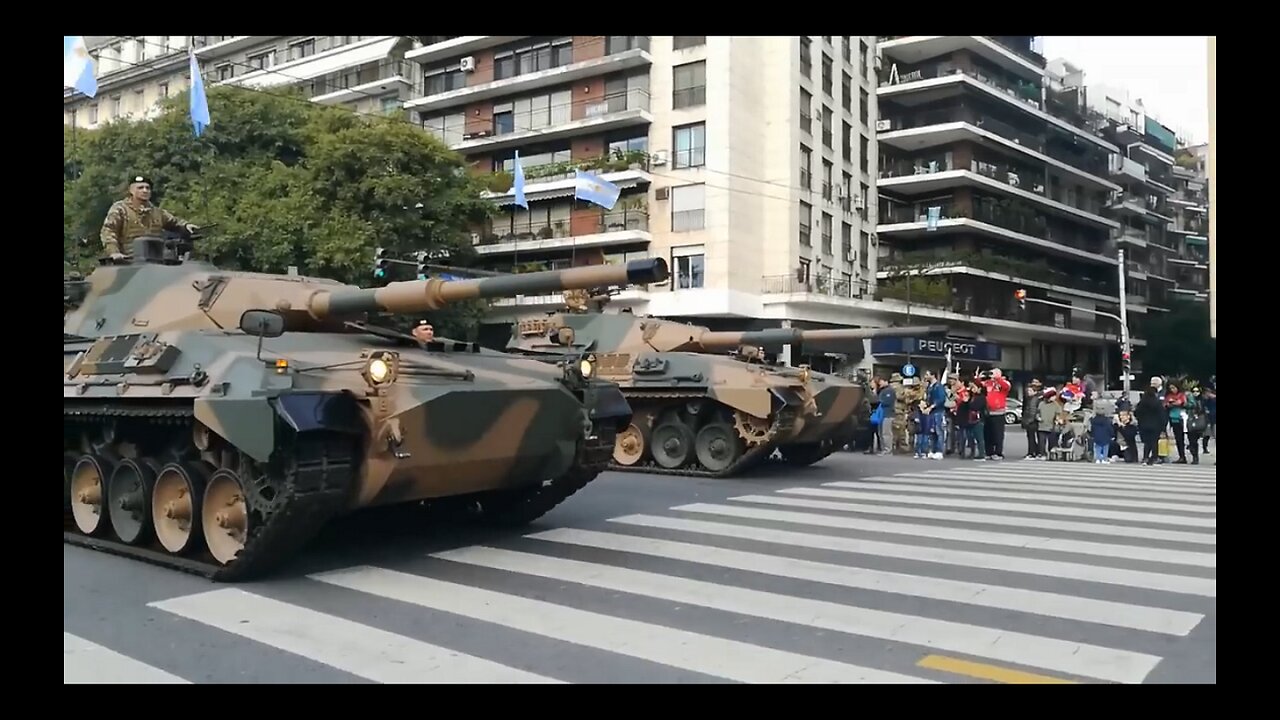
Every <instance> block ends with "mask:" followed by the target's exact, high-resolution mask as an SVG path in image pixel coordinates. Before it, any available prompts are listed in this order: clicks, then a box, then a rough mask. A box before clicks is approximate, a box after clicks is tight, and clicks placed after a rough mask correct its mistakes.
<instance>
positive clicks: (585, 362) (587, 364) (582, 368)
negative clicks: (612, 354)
mask: <svg viewBox="0 0 1280 720" xmlns="http://www.w3.org/2000/svg"><path fill="white" fill-rule="evenodd" d="M595 371H596V364H595V363H594V362H593V361H592V359H591V358H582V360H579V361H578V372H580V373H582V377H583V378H585V379H587V380H590V379H591V376H592V374H593V373H595Z"/></svg>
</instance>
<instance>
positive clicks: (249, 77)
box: [62, 35, 415, 128]
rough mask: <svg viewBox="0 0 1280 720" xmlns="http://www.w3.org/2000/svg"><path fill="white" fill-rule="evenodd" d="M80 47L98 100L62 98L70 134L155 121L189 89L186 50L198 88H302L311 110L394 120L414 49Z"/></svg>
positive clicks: (347, 41) (312, 40) (345, 44)
mask: <svg viewBox="0 0 1280 720" xmlns="http://www.w3.org/2000/svg"><path fill="white" fill-rule="evenodd" d="M85 42H86V45H88V47H89V52H90V55H92V56H93V57H94V59H95V60H96V61H97V63H98V94H97V97H95V98H87V97H85V96H84V95H81V94H79V93H76V92H75V91H73V90H71V89H69V88H68V89H65V90H64V91H63V101H62V102H63V116H64V117H63V122H64V123H65V124H68V125H72V124H74V125H75V126H76V127H84V128H94V127H97V126H98V125H100V124H101V123H106V122H111V121H114V120H124V119H148V118H152V117H155V115H156V114H157V113H158V112H159V103H160V102H162V101H163V100H164V99H165V98H167V97H168V96H169V95H170V94H175V93H180V92H182V91H184V90H186V89H187V88H188V87H190V85H191V74H190V67H189V63H188V60H187V57H188V55H187V52H188V46H189V45H190V46H191V47H194V48H195V56H196V58H197V60H198V61H199V63H200V72H201V73H202V76H203V77H204V81H205V87H212V86H214V85H218V84H229V85H239V86H242V87H247V88H271V87H281V86H292V87H301V88H302V89H303V91H304V93H305V95H306V96H307V97H308V98H310V99H311V100H312V101H313V102H317V103H324V104H332V105H342V106H344V107H347V108H349V109H351V110H354V111H356V112H360V113H367V114H375V113H387V114H393V113H402V112H403V109H402V107H403V103H404V100H405V99H407V98H408V95H409V92H410V89H411V87H412V83H413V78H412V76H411V75H410V74H409V72H410V71H411V70H412V69H413V68H414V66H413V64H411V63H406V62H405V60H404V54H405V52H406V51H407V50H409V49H411V48H412V47H413V46H414V44H415V43H414V41H413V40H412V39H410V38H405V37H400V36H395V35H377V36H371V35H322V36H283V35H280V36H275V35H196V36H184V35H166V36H159V35H156V36H152V35H147V36H112V37H90V38H86V39H85ZM215 122H216V119H215Z"/></svg>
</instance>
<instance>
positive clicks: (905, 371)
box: [902, 363, 916, 377]
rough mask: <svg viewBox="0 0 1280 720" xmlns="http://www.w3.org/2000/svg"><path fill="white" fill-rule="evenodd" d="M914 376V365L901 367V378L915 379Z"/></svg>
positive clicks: (908, 364)
mask: <svg viewBox="0 0 1280 720" xmlns="http://www.w3.org/2000/svg"><path fill="white" fill-rule="evenodd" d="M915 376H916V366H915V365H912V364H911V363H907V364H906V365H903V366H902V377H915Z"/></svg>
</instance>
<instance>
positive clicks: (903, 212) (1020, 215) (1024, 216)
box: [876, 198, 1116, 267]
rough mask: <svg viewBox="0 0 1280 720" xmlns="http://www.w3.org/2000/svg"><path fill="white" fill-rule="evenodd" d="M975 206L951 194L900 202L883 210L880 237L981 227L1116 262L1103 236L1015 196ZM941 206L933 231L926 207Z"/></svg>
mask: <svg viewBox="0 0 1280 720" xmlns="http://www.w3.org/2000/svg"><path fill="white" fill-rule="evenodd" d="M979 200H981V202H980V203H978V204H977V205H976V206H974V205H973V204H972V203H966V204H965V205H964V206H961V205H958V204H956V203H955V202H954V200H952V199H951V198H942V199H938V200H936V201H935V200H929V201H927V202H921V203H919V204H918V205H917V206H916V207H902V206H896V207H892V208H890V209H889V210H888V211H887V212H886V211H884V210H882V211H881V213H880V217H881V221H880V222H881V224H880V225H878V226H877V227H876V232H877V233H879V234H880V235H881V236H885V235H887V234H889V233H893V235H894V237H901V238H904V239H917V240H918V239H922V238H924V237H926V236H938V237H945V236H947V235H963V234H970V233H973V232H975V231H976V232H981V233H983V234H986V235H987V236H989V237H994V238H999V239H1001V240H1004V241H1006V242H1016V243H1018V244H1021V245H1023V246H1026V247H1034V248H1037V249H1040V250H1044V251H1047V252H1051V253H1054V254H1056V255H1059V256H1062V257H1068V258H1072V259H1075V260H1081V261H1084V262H1088V263H1091V264H1101V265H1111V266H1113V267H1114V266H1115V264H1116V260H1115V258H1112V257H1109V256H1108V255H1106V254H1103V252H1102V249H1103V248H1104V247H1105V244H1104V243H1103V242H1100V238H1099V236H1098V235H1097V234H1096V233H1095V234H1089V233H1086V232H1083V231H1081V230H1080V229H1078V228H1075V227H1064V226H1063V225H1062V224H1061V223H1058V222H1056V221H1054V222H1051V221H1050V219H1049V218H1048V217H1047V216H1045V215H1044V214H1043V213H1041V212H1038V211H1037V210H1036V209H1034V208H1033V207H1031V206H1029V205H1027V204H1025V203H1020V202H1017V201H1013V200H1008V199H1003V200H999V201H994V200H992V199H990V198H979ZM935 203H936V204H938V205H941V206H942V210H941V218H940V219H939V220H938V225H937V229H936V230H934V231H932V232H931V231H929V229H928V220H927V214H926V212H925V206H927V205H933V204H935Z"/></svg>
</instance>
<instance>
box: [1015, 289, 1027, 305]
mask: <svg viewBox="0 0 1280 720" xmlns="http://www.w3.org/2000/svg"><path fill="white" fill-rule="evenodd" d="M1013 296H1014V297H1016V298H1018V307H1020V308H1022V309H1023V310H1026V309H1027V291H1026V290H1023V289H1022V288H1018V289H1017V290H1015V291H1014V293H1013Z"/></svg>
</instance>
